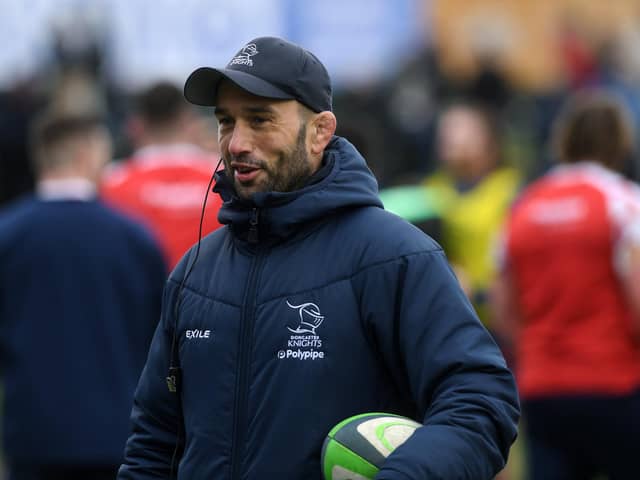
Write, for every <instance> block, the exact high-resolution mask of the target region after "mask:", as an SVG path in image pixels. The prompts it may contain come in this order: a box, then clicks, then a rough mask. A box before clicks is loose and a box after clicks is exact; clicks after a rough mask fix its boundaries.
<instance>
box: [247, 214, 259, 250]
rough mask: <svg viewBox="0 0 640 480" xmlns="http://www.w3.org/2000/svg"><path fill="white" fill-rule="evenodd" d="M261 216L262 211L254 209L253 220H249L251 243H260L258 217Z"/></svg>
mask: <svg viewBox="0 0 640 480" xmlns="http://www.w3.org/2000/svg"><path fill="white" fill-rule="evenodd" d="M259 216H260V210H258V209H257V208H254V209H253V212H252V213H251V219H249V243H258V217H259Z"/></svg>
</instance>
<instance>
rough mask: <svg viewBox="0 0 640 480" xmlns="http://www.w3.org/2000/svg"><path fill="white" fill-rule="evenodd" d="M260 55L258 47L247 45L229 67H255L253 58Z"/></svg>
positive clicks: (253, 44) (251, 44)
mask: <svg viewBox="0 0 640 480" xmlns="http://www.w3.org/2000/svg"><path fill="white" fill-rule="evenodd" d="M258 53H259V52H258V47H256V44H255V43H248V44H247V45H245V46H244V47H242V50H240V52H239V53H238V55H236V56H235V57H234V58H233V60H231V63H229V65H230V66H231V65H247V66H248V67H253V60H251V57H253V56H254V55H257V54H258Z"/></svg>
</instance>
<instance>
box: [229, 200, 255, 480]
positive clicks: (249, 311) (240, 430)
mask: <svg viewBox="0 0 640 480" xmlns="http://www.w3.org/2000/svg"><path fill="white" fill-rule="evenodd" d="M259 213H260V212H259V211H258V209H257V208H254V209H253V214H252V217H251V220H250V229H249V242H250V243H252V244H256V243H257V242H258V217H259ZM261 263H262V251H261V249H260V248H258V251H257V252H256V254H255V257H254V259H253V261H252V263H251V267H250V270H249V277H248V278H247V288H246V290H245V297H244V302H243V310H242V316H241V318H240V338H239V341H238V343H239V351H238V356H239V358H240V364H239V366H238V374H237V377H236V387H235V402H234V409H233V437H232V443H231V479H232V480H239V479H240V474H241V471H240V467H241V463H242V457H243V455H242V452H243V450H244V448H245V443H246V432H247V406H248V393H249V370H250V360H251V351H252V349H253V327H254V321H255V309H256V285H257V281H258V273H259V271H260V266H261Z"/></svg>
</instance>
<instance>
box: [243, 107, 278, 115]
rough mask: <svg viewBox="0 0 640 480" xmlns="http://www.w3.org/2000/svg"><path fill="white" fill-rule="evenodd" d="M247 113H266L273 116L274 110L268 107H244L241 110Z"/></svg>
mask: <svg viewBox="0 0 640 480" xmlns="http://www.w3.org/2000/svg"><path fill="white" fill-rule="evenodd" d="M243 110H245V111H246V112H248V113H268V114H273V113H275V110H274V109H273V108H271V107H269V106H259V107H245V108H243Z"/></svg>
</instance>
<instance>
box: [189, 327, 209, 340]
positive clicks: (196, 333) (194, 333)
mask: <svg viewBox="0 0 640 480" xmlns="http://www.w3.org/2000/svg"><path fill="white" fill-rule="evenodd" d="M185 336H186V337H187V339H189V340H194V339H197V338H210V337H211V330H198V329H195V330H187V331H186V332H185Z"/></svg>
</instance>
